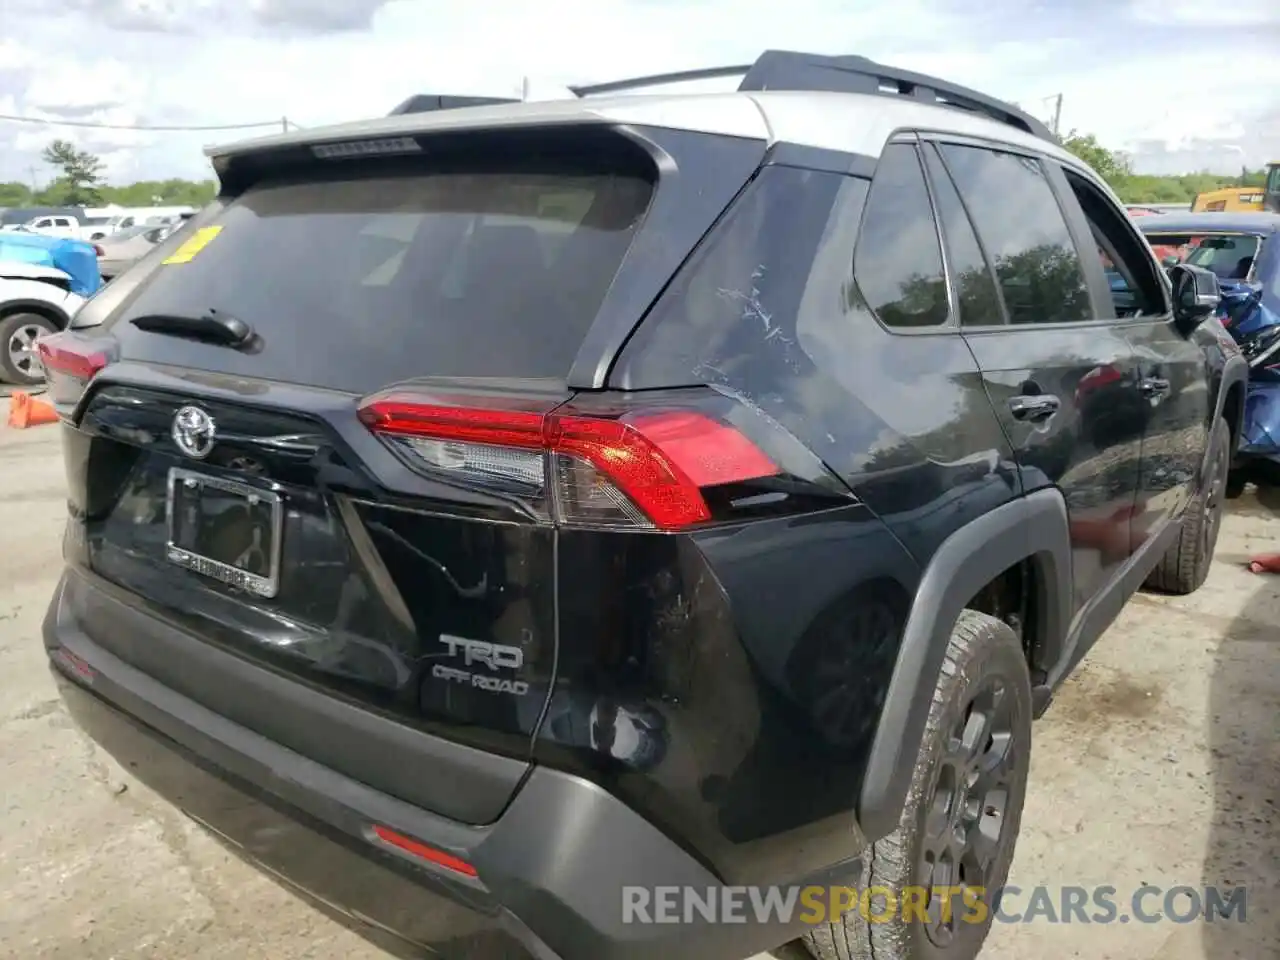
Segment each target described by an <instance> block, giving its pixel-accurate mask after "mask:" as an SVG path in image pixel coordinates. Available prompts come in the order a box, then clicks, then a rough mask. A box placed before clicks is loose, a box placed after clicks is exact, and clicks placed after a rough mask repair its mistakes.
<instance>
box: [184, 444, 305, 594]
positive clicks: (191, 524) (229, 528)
mask: <svg viewBox="0 0 1280 960" xmlns="http://www.w3.org/2000/svg"><path fill="white" fill-rule="evenodd" d="M165 519H166V523H167V525H168V542H167V543H166V545H165V557H166V558H167V559H168V560H169V561H170V562H171V563H174V564H177V565H178V566H180V567H183V568H185V569H187V570H190V571H192V572H194V573H197V574H200V575H201V576H205V577H209V578H210V579H213V580H218V581H220V582H222V583H225V584H227V585H229V586H232V587H238V588H240V589H242V590H244V591H245V592H247V593H250V594H252V595H254V596H257V597H263V598H268V599H269V598H271V597H274V596H276V595H277V594H278V593H279V592H280V547H281V540H282V536H281V534H282V532H283V527H284V498H283V497H282V496H281V495H280V493H279V492H278V491H276V490H270V489H266V488H264V487H260V486H256V485H252V484H248V483H242V482H240V481H238V480H230V479H228V478H226V477H218V476H214V475H212V474H208V473H200V472H197V471H195V470H186V469H183V468H181V467H173V468H171V469H170V470H169V478H168V492H167V498H166V502H165Z"/></svg>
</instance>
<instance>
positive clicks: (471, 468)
mask: <svg viewBox="0 0 1280 960" xmlns="http://www.w3.org/2000/svg"><path fill="white" fill-rule="evenodd" d="M359 416H360V419H361V421H362V422H363V423H364V424H365V425H366V426H368V427H369V428H370V429H371V430H373V431H374V432H375V433H378V434H380V435H383V436H384V437H386V438H387V439H388V440H390V441H393V442H396V443H397V444H398V445H399V447H400V449H401V450H402V451H403V452H405V453H407V454H409V455H411V456H414V457H416V458H417V461H418V462H419V463H420V464H422V465H424V466H428V467H431V468H434V469H437V470H447V471H456V472H457V474H458V475H459V476H460V477H463V478H466V479H468V480H471V481H476V482H493V483H505V484H517V485H520V486H521V487H522V488H523V489H524V490H525V491H526V492H529V493H531V494H534V495H543V496H544V497H545V495H546V494H547V493H550V501H551V504H550V507H549V510H550V512H552V514H553V516H554V518H555V519H556V520H557V521H559V522H561V523H566V524H574V525H578V524H585V525H605V526H630V527H648V528H657V529H659V530H679V529H683V528H686V527H689V526H691V525H693V524H697V523H702V522H705V521H707V520H710V519H712V510H711V508H710V507H709V506H708V503H707V500H706V498H705V496H704V490H706V489H707V488H711V487H717V486H721V485H724V484H733V483H743V482H746V481H750V480H758V479H761V478H765V477H774V476H778V475H779V474H780V473H781V472H782V471H781V470H780V469H779V467H778V466H777V465H776V464H775V463H774V462H773V460H771V459H770V458H769V456H767V455H766V454H765V453H764V452H762V451H761V450H760V449H759V448H758V447H757V446H756V445H755V444H754V443H752V441H751V440H750V439H748V438H747V437H746V436H745V435H743V434H742V433H741V432H739V431H738V430H737V429H735V428H734V427H732V426H730V425H728V424H727V423H722V422H720V421H719V420H717V419H715V418H714V417H712V416H709V415H707V414H706V413H703V412H701V411H698V410H685V409H654V410H633V411H629V412H624V413H621V414H620V415H617V416H607V417H605V416H586V415H581V414H579V413H577V412H567V413H566V412H560V411H558V410H553V411H552V412H550V413H545V414H544V413H542V412H531V411H526V410H495V409H492V408H483V407H475V408H473V407H464V406H453V405H445V404H440V403H436V402H431V401H429V400H425V399H423V398H418V397H415V396H414V395H413V394H397V393H391V394H384V395H380V396H376V397H372V398H370V399H369V400H368V401H367V402H366V403H365V404H363V405H362V406H361V408H360V412H359Z"/></svg>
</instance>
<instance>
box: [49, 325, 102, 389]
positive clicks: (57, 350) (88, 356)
mask: <svg viewBox="0 0 1280 960" xmlns="http://www.w3.org/2000/svg"><path fill="white" fill-rule="evenodd" d="M36 349H37V351H38V352H39V354H40V363H41V364H43V365H44V369H45V372H46V373H55V374H65V375H66V376H69V377H74V378H75V379H77V380H89V379H92V377H93V375H94V374H96V373H97V372H98V371H99V370H101V369H102V368H103V367H105V366H106V365H107V355H106V353H104V352H102V351H100V350H93V349H90V348H88V347H86V346H85V345H84V344H83V343H77V342H75V341H74V340H72V339H71V338H69V337H68V335H67V334H65V333H55V334H50V335H49V336H47V337H41V338H40V340H39V341H37V344H36Z"/></svg>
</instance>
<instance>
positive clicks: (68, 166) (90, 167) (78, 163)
mask: <svg viewBox="0 0 1280 960" xmlns="http://www.w3.org/2000/svg"><path fill="white" fill-rule="evenodd" d="M41 156H42V158H43V159H44V162H45V163H47V164H49V166H51V167H56V168H57V169H58V170H60V171H61V173H60V174H59V175H58V177H57V178H56V179H55V180H54V181H53V183H51V184H49V186H48V187H46V188H45V189H44V190H42V191H41V194H43V195H45V196H47V197H48V202H50V203H51V204H58V205H63V204H65V205H66V206H73V207H79V206H88V205H91V204H97V203H101V202H102V185H103V180H102V161H101V160H100V159H98V157H96V156H95V155H94V154H92V153H90V152H89V151H88V150H78V149H76V146H75V144H73V143H71V142H69V141H67V140H54V141H53V142H52V143H50V144H49V145H48V146H47V147H45V148H44V153H43V154H42V155H41Z"/></svg>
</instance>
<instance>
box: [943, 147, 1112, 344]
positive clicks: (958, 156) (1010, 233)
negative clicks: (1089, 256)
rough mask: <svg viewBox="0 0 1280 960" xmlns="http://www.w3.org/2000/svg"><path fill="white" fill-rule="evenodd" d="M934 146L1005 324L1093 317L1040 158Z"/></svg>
mask: <svg viewBox="0 0 1280 960" xmlns="http://www.w3.org/2000/svg"><path fill="white" fill-rule="evenodd" d="M939 149H940V151H941V153H942V157H943V160H944V161H945V162H946V166H947V169H948V170H949V171H950V172H951V175H952V178H953V179H954V180H955V183H956V186H957V187H958V188H959V190H960V195H961V196H962V197H963V198H964V202H965V205H966V206H967V207H968V209H969V212H970V214H971V215H972V217H973V222H974V226H975V227H976V228H977V231H978V236H979V237H980V238H981V240H982V245H983V247H984V248H985V250H986V251H987V254H988V256H989V257H990V258H991V261H992V264H993V265H994V266H995V271H996V279H997V280H998V281H999V283H1000V292H1001V293H1002V294H1003V296H1004V304H1005V308H1006V310H1007V311H1008V315H1009V322H1010V323H1015V324H1037V323H1074V322H1079V321H1083V320H1093V319H1094V316H1093V306H1092V304H1091V303H1090V301H1089V291H1088V287H1087V286H1086V284H1085V278H1084V270H1083V268H1082V266H1081V264H1080V254H1079V253H1078V252H1077V250H1076V247H1075V243H1074V241H1073V240H1072V239H1071V232H1070V230H1068V228H1067V222H1066V220H1065V219H1064V217H1063V215H1062V209H1061V208H1060V207H1059V206H1058V201H1057V198H1056V197H1055V196H1054V194H1053V189H1052V188H1051V187H1050V186H1049V180H1048V178H1047V176H1046V174H1045V169H1044V167H1043V165H1042V164H1041V163H1040V161H1039V160H1037V159H1035V158H1034V157H1027V156H1022V155H1020V154H1014V153H1007V152H1004V151H1000V150H991V149H988V148H985V147H969V146H960V145H958V144H941V145H940V147H939Z"/></svg>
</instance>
